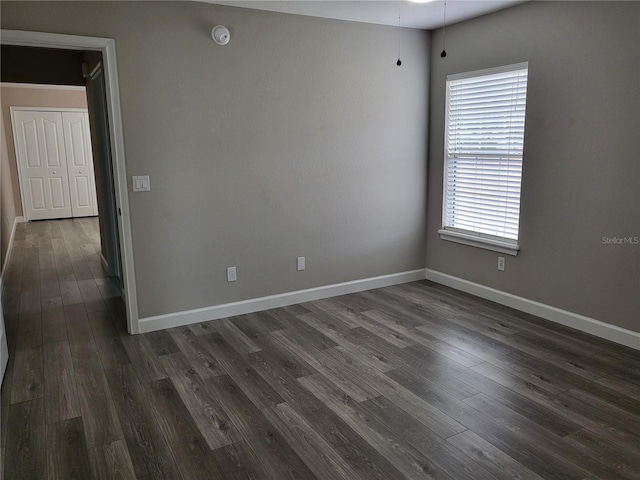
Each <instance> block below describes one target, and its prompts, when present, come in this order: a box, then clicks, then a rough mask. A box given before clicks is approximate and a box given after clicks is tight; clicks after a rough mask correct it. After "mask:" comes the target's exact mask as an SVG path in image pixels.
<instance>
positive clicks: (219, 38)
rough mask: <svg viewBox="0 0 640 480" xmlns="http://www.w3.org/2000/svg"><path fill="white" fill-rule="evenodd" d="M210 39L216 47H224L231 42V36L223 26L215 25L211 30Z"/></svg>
mask: <svg viewBox="0 0 640 480" xmlns="http://www.w3.org/2000/svg"><path fill="white" fill-rule="evenodd" d="M211 38H213V41H214V42H216V44H218V45H226V44H227V43H229V40H231V34H230V33H229V29H228V28H227V27H225V26H224V25H216V26H215V27H213V29H212V30H211Z"/></svg>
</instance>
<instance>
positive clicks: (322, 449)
mask: <svg viewBox="0 0 640 480" xmlns="http://www.w3.org/2000/svg"><path fill="white" fill-rule="evenodd" d="M262 412H263V413H264V415H265V417H266V418H267V420H269V421H270V422H271V424H272V425H274V426H275V427H276V429H277V430H278V431H279V432H280V433H281V434H282V436H283V438H284V439H285V440H286V441H287V443H288V444H289V446H290V447H291V448H292V449H293V450H294V451H295V452H296V453H297V454H298V456H299V457H300V458H301V459H302V460H303V461H304V463H305V464H306V465H308V466H309V469H310V470H311V471H312V472H313V473H314V474H315V476H316V477H317V478H318V479H320V480H335V479H342V480H366V478H365V477H362V476H360V474H358V473H357V472H356V471H355V470H354V469H353V468H352V467H351V465H349V463H347V461H346V460H345V459H344V458H342V457H341V456H340V455H339V454H338V453H337V452H336V451H335V450H334V449H333V448H332V447H331V445H329V443H327V442H326V441H325V440H324V439H323V438H322V437H321V436H320V434H319V433H318V432H316V431H315V429H314V428H313V427H312V426H311V425H309V423H307V421H306V420H305V419H304V417H302V416H301V415H300V414H298V413H297V412H296V411H295V410H294V409H293V408H291V407H290V406H289V405H288V404H287V403H281V404H280V405H277V406H275V407H272V408H266V409H264V410H263V411H262Z"/></svg>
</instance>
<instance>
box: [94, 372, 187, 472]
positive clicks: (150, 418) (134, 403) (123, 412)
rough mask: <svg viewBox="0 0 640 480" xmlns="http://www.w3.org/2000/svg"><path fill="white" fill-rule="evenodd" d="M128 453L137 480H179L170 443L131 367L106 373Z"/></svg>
mask: <svg viewBox="0 0 640 480" xmlns="http://www.w3.org/2000/svg"><path fill="white" fill-rule="evenodd" d="M106 377H107V381H108V383H109V388H110V391H111V392H112V398H113V401H114V404H115V408H116V412H117V415H118V418H119V420H120V424H121V425H122V430H123V432H124V438H125V441H126V445H127V450H128V452H129V456H130V458H131V463H132V465H133V468H134V472H135V474H136V476H137V477H138V478H140V477H145V476H148V478H153V479H163V480H164V479H167V480H177V479H179V478H180V477H179V474H178V472H177V469H176V467H175V460H174V458H173V454H172V453H171V451H170V449H169V445H168V440H167V438H165V436H164V435H163V432H162V431H161V430H160V427H159V425H158V423H157V422H156V420H155V416H154V414H153V413H152V411H151V409H150V408H149V399H148V395H147V392H146V391H144V390H143V388H142V386H141V385H140V383H139V382H138V377H137V375H136V373H135V371H134V369H133V367H132V366H131V365H122V366H118V367H114V368H111V369H108V370H107V371H106Z"/></svg>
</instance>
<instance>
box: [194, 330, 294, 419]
mask: <svg viewBox="0 0 640 480" xmlns="http://www.w3.org/2000/svg"><path fill="white" fill-rule="evenodd" d="M201 341H203V342H206V343H205V344H206V345H207V346H208V347H209V351H210V353H211V354H212V355H213V356H214V357H215V359H216V360H217V362H218V363H219V364H220V365H221V366H222V368H223V369H224V371H226V372H228V375H229V376H231V378H233V380H234V382H235V383H237V384H238V386H239V387H240V388H241V389H242V391H243V392H244V393H245V395H247V396H248V397H249V398H250V399H251V401H252V402H253V403H255V404H256V405H257V406H258V408H267V407H271V406H273V405H277V404H278V403H282V401H283V400H282V397H281V396H280V395H279V394H278V392H277V391H276V390H274V389H273V388H272V387H271V386H270V385H269V384H268V383H267V382H265V381H264V380H263V379H262V377H260V375H258V374H257V373H256V371H255V370H254V369H253V368H252V367H251V365H249V363H247V360H246V359H245V358H243V357H242V355H240V354H239V353H238V352H237V351H236V350H234V349H233V348H232V347H231V345H230V344H228V343H227V341H226V340H225V339H224V338H222V336H221V335H220V334H219V333H212V334H208V335H203V336H202V337H201Z"/></svg>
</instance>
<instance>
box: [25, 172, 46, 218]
mask: <svg viewBox="0 0 640 480" xmlns="http://www.w3.org/2000/svg"><path fill="white" fill-rule="evenodd" d="M29 185H31V192H30V193H31V206H32V207H33V209H34V210H44V209H45V208H46V203H45V201H44V197H45V193H44V182H43V181H42V178H30V179H29Z"/></svg>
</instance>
